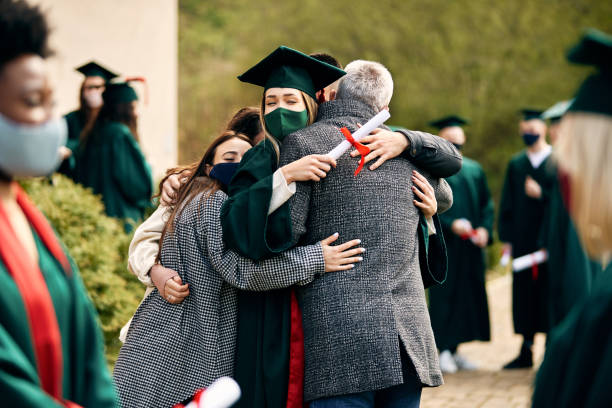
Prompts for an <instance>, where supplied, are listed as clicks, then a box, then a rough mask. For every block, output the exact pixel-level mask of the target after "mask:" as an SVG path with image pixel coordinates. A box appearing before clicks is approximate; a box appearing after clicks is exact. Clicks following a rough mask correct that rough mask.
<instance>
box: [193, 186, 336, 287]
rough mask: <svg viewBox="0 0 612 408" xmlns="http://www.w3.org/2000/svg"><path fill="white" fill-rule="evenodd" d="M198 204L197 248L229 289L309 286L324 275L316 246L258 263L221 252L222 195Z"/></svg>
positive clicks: (320, 254)
mask: <svg viewBox="0 0 612 408" xmlns="http://www.w3.org/2000/svg"><path fill="white" fill-rule="evenodd" d="M203 199H205V200H207V201H206V202H205V203H201V204H200V206H199V208H200V214H199V216H198V220H197V223H198V224H197V225H198V227H197V228H198V231H199V237H200V240H201V241H200V245H201V246H202V248H206V252H207V254H208V258H209V260H210V262H211V265H212V267H213V268H214V269H215V270H216V271H217V272H218V273H219V274H220V275H221V277H222V278H223V279H224V280H225V281H226V282H227V283H229V284H230V285H232V286H234V287H236V288H238V289H243V290H252V291H265V290H272V289H280V288H286V287H289V286H292V285H295V284H300V285H304V284H307V283H309V282H311V281H312V280H313V279H314V277H315V276H316V275H319V274H322V273H324V271H325V261H324V258H323V248H322V246H321V244H320V243H317V244H315V245H308V246H303V247H297V248H293V249H291V250H288V251H285V252H282V253H281V254H279V255H276V256H274V257H272V258H268V259H265V260H262V261H253V260H252V259H249V258H245V257H243V256H240V255H239V254H238V253H237V252H235V251H233V250H229V249H227V248H225V245H224V243H223V238H222V228H221V221H220V211H221V206H222V205H223V202H224V201H225V194H224V193H222V192H217V193H216V194H214V195H213V196H211V197H209V198H207V199H206V198H203Z"/></svg>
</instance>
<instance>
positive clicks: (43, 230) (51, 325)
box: [0, 183, 79, 408]
mask: <svg viewBox="0 0 612 408" xmlns="http://www.w3.org/2000/svg"><path fill="white" fill-rule="evenodd" d="M11 188H13V189H14V190H15V192H16V195H17V204H18V205H19V207H21V210H22V211H23V214H24V215H25V217H26V218H27V220H28V222H29V223H30V225H31V226H32V227H33V228H34V230H35V231H36V233H37V235H38V236H39V237H40V239H41V240H42V242H43V243H44V245H45V246H46V247H47V248H48V250H49V252H51V254H52V255H53V256H54V257H55V258H56V259H57V260H58V261H59V262H60V263H61V265H62V266H63V267H64V269H65V270H66V272H67V273H69V272H70V264H69V263H68V258H67V257H66V254H64V251H63V250H62V247H61V245H60V243H59V242H58V240H57V237H56V236H55V233H54V232H53V229H52V228H51V226H50V225H49V223H48V222H47V220H46V218H45V217H44V216H43V215H42V213H41V212H40V211H39V210H38V209H37V208H36V206H35V205H34V204H32V202H31V201H30V200H29V199H28V197H27V195H26V194H25V192H24V191H23V190H22V189H21V188H20V187H19V186H18V185H17V184H16V183H13V184H12V185H11ZM0 237H2V239H0V258H2V261H3V262H4V264H5V265H6V268H7V270H8V273H9V274H10V275H11V276H12V278H13V280H14V281H15V284H16V285H17V288H18V290H19V293H20V294H21V298H22V299H23V303H24V306H25V310H26V315H27V318H28V323H29V326H30V332H31V336H32V343H33V344H32V346H33V349H34V355H35V358H36V369H37V372H38V377H39V378H40V383H41V388H42V389H43V390H44V391H45V392H47V393H48V394H49V395H50V396H51V397H53V398H55V399H56V400H57V401H63V400H62V375H63V373H62V367H63V366H62V344H61V335H60V331H59V326H58V323H57V316H56V315H55V309H54V307H53V301H52V300H51V295H50V294H49V290H48V289H47V284H46V282H45V278H44V276H43V274H42V272H41V271H40V268H39V267H38V264H36V263H34V262H32V260H31V259H30V257H29V256H28V254H27V251H26V249H25V248H24V247H23V245H22V244H21V242H20V241H19V239H17V234H16V233H15V231H14V230H13V227H12V225H11V223H10V221H9V218H8V215H7V213H6V211H5V209H4V206H3V205H2V203H1V202H0ZM63 403H64V404H65V405H66V406H67V407H71V408H76V407H79V405H77V404H74V403H72V402H69V401H64V402H63Z"/></svg>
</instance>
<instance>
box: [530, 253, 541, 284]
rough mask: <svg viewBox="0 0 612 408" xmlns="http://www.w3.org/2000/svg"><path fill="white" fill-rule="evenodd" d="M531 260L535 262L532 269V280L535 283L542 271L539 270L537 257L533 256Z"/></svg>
mask: <svg viewBox="0 0 612 408" xmlns="http://www.w3.org/2000/svg"><path fill="white" fill-rule="evenodd" d="M531 258H532V260H533V266H532V267H531V279H533V280H534V281H535V280H538V274H539V272H540V269H539V268H538V264H537V262H536V259H535V256H533V255H531Z"/></svg>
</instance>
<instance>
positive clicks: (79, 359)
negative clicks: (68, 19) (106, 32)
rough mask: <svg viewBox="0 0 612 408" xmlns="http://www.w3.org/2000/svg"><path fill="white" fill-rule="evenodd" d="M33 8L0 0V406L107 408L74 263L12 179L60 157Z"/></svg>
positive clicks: (104, 379)
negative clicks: (0, 399)
mask: <svg viewBox="0 0 612 408" xmlns="http://www.w3.org/2000/svg"><path fill="white" fill-rule="evenodd" d="M48 32H49V28H48V25H47V22H46V19H45V17H44V15H43V14H42V13H41V11H40V9H39V7H32V6H30V5H28V4H27V3H26V2H25V1H23V0H0V38H1V39H2V40H1V41H0V311H2V313H0V396H1V398H2V401H1V402H0V405H2V406H3V407H45V408H61V407H69V408H77V407H88V408H107V407H108V408H110V407H115V406H116V404H115V398H116V395H115V391H114V388H113V384H112V381H111V377H110V374H109V372H108V368H107V366H106V359H105V358H104V343H103V341H102V333H101V331H100V328H99V327H98V319H97V316H96V312H95V309H94V307H93V305H92V303H91V300H90V298H89V296H88V295H87V292H86V290H85V287H84V286H83V282H82V281H81V277H80V274H79V270H78V268H77V266H76V265H75V264H74V262H73V261H72V259H71V258H70V255H69V254H68V253H67V251H66V249H65V247H64V245H63V244H62V243H61V241H60V240H59V238H58V236H57V235H56V233H55V232H54V231H53V228H52V227H51V225H50V224H49V222H48V221H47V219H46V218H45V216H44V215H43V214H42V213H41V212H40V211H39V210H38V208H36V206H35V205H34V204H33V203H32V202H31V201H30V199H29V198H28V196H27V194H26V193H25V192H24V191H23V190H22V189H21V188H20V187H19V184H18V183H17V182H16V181H15V179H16V178H24V177H39V176H47V175H49V174H50V173H52V172H53V171H54V170H55V169H56V168H57V166H58V165H59V163H60V158H61V156H60V154H59V148H60V147H61V146H63V144H64V143H65V141H66V134H67V130H66V125H65V122H64V121H63V120H61V119H60V118H59V117H55V115H54V114H53V113H54V112H53V88H52V87H51V86H50V81H49V77H48V73H47V66H46V62H45V58H46V57H47V56H48V55H49V54H50V50H49V48H48V46H47V36H48Z"/></svg>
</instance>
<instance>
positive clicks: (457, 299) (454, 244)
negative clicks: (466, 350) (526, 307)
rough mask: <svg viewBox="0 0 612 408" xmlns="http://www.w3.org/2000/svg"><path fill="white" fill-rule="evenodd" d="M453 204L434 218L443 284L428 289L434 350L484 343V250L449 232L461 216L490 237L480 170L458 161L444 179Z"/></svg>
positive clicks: (489, 208)
mask: <svg viewBox="0 0 612 408" xmlns="http://www.w3.org/2000/svg"><path fill="white" fill-rule="evenodd" d="M446 181H447V182H448V184H449V185H450V187H451V189H452V191H453V206H452V207H451V208H450V209H449V210H448V211H447V212H445V213H444V214H441V215H440V220H441V222H442V230H443V233H444V238H445V240H446V248H447V252H448V274H447V277H446V282H444V283H443V284H442V285H438V286H434V287H432V288H430V290H429V313H430V316H431V325H432V328H433V331H434V335H435V338H436V344H437V345H438V347H439V348H440V350H447V349H452V348H454V347H456V346H457V345H459V344H460V343H464V342H468V341H472V340H483V341H486V340H490V326H489V307H488V304H487V293H486V289H485V271H486V265H485V252H484V250H482V249H481V248H479V247H477V246H476V245H474V244H473V243H472V241H470V240H469V239H467V240H463V239H461V237H459V236H457V235H456V234H455V233H453V232H452V230H451V225H452V223H453V221H455V220H457V219H460V218H465V219H467V220H468V221H470V223H471V224H472V226H473V228H474V229H476V228H479V227H483V228H486V229H487V231H488V232H489V237H491V239H492V237H493V218H494V217H493V200H492V199H491V194H490V193H489V187H488V185H487V180H486V176H485V173H484V171H483V170H482V167H480V165H479V164H478V163H477V162H475V161H474V160H471V159H468V158H466V157H464V158H463V167H462V168H461V170H460V171H459V173H457V174H455V175H454V176H451V177H449V178H447V179H446Z"/></svg>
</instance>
